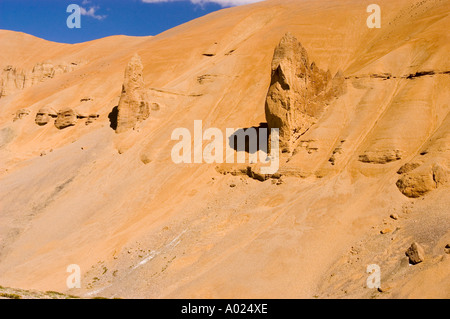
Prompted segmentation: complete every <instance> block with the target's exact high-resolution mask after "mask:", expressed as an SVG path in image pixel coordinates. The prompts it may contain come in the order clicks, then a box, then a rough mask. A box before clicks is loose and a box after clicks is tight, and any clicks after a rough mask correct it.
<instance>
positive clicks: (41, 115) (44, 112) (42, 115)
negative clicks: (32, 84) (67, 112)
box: [34, 106, 57, 126]
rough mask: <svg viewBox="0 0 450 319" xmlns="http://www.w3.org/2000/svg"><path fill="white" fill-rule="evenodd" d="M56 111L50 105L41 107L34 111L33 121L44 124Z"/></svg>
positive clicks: (54, 116) (55, 115)
mask: <svg viewBox="0 0 450 319" xmlns="http://www.w3.org/2000/svg"><path fill="white" fill-rule="evenodd" d="M56 117H57V113H56V111H55V110H54V109H53V108H51V107H48V106H46V107H43V108H41V109H39V111H38V112H37V113H36V118H35V120H34V121H35V123H36V124H37V125H39V126H43V125H46V124H47V123H48V122H49V121H50V120H51V119H52V118H56Z"/></svg>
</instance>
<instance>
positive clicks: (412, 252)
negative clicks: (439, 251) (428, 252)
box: [405, 242, 425, 265]
mask: <svg viewBox="0 0 450 319" xmlns="http://www.w3.org/2000/svg"><path fill="white" fill-rule="evenodd" d="M405 254H406V256H408V258H409V263H410V264H412V265H416V264H418V263H421V262H422V261H424V260H425V251H424V249H423V247H422V246H420V245H419V244H418V243H416V242H414V243H412V244H411V246H410V247H409V248H408V249H407V250H406V252H405Z"/></svg>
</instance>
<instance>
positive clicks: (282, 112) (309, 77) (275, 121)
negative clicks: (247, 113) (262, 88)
mask: <svg viewBox="0 0 450 319" xmlns="http://www.w3.org/2000/svg"><path fill="white" fill-rule="evenodd" d="M339 74H340V73H339ZM334 83H339V84H340V85H341V83H340V82H339V81H332V77H331V74H330V72H329V71H328V72H325V71H323V70H321V69H319V68H318V67H317V66H316V64H315V63H314V62H313V63H310V61H309V57H308V53H307V52H306V50H305V48H304V47H303V46H302V45H301V43H300V42H299V41H298V40H297V39H296V38H295V36H293V35H292V34H290V33H287V34H286V35H285V36H284V37H283V38H282V39H281V41H280V43H279V44H278V46H277V47H276V49H275V52H274V56H273V60H272V80H271V84H270V87H269V91H268V93H267V98H266V107H265V112H266V120H267V124H268V127H269V129H272V128H278V129H279V133H280V134H279V135H280V149H281V151H282V152H292V151H293V148H294V143H295V141H296V139H298V137H300V136H301V135H302V134H304V133H305V132H306V131H307V130H308V129H309V128H310V127H311V125H313V124H314V123H315V122H316V120H317V119H318V117H319V116H320V114H321V113H322V111H323V110H324V109H325V107H326V105H327V100H329V99H330V98H331V97H332V95H335V94H332V92H335V91H337V90H336V88H333V85H334Z"/></svg>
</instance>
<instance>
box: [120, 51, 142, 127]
mask: <svg viewBox="0 0 450 319" xmlns="http://www.w3.org/2000/svg"><path fill="white" fill-rule="evenodd" d="M143 71H144V67H143V65H142V62H141V58H140V57H139V56H138V55H137V54H135V55H134V56H133V58H132V59H131V60H130V62H129V63H128V65H127V67H126V69H125V79H124V82H123V86H122V94H121V96H120V100H119V106H118V115H117V128H116V133H122V132H125V131H127V130H129V129H132V128H134V127H135V126H136V124H137V123H139V122H141V121H144V120H145V119H147V118H148V116H149V115H150V108H149V103H148V101H147V98H146V93H145V85H144V77H143Z"/></svg>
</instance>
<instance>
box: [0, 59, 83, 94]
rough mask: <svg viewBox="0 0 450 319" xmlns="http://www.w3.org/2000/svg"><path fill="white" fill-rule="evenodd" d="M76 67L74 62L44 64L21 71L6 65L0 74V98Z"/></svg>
mask: <svg viewBox="0 0 450 319" xmlns="http://www.w3.org/2000/svg"><path fill="white" fill-rule="evenodd" d="M77 65H78V63H75V62H73V63H64V64H60V65H53V64H52V63H50V62H44V63H37V64H36V65H35V66H34V67H33V69H32V70H22V69H18V68H16V67H14V66H12V65H8V66H6V67H4V68H3V70H2V72H1V74H0V98H1V97H3V96H7V95H11V94H13V93H16V92H17V91H20V90H23V89H26V88H29V87H31V86H33V85H36V84H39V83H41V82H44V81H45V80H47V79H52V78H54V77H55V76H57V75H59V74H63V73H68V72H72V71H73V70H74V69H75V68H76V66H77Z"/></svg>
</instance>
